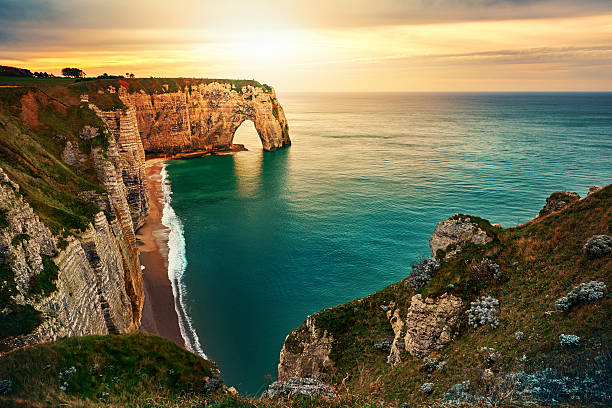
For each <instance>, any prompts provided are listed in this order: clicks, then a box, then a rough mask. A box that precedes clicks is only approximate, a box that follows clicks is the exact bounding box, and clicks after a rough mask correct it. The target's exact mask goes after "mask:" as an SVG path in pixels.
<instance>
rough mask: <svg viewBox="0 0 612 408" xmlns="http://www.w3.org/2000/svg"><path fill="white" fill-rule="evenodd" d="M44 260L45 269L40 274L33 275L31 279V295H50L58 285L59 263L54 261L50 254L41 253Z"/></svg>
mask: <svg viewBox="0 0 612 408" xmlns="http://www.w3.org/2000/svg"><path fill="white" fill-rule="evenodd" d="M41 257H42V262H43V270H42V272H41V273H39V274H38V275H34V276H32V278H31V279H30V289H29V294H30V295H34V296H37V295H42V296H43V297H46V296H49V295H50V294H51V293H53V292H55V290H56V289H57V286H56V285H55V281H56V280H57V273H58V269H57V265H55V262H53V259H51V257H50V256H49V255H44V254H42V255H41Z"/></svg>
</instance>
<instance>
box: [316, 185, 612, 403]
mask: <svg viewBox="0 0 612 408" xmlns="http://www.w3.org/2000/svg"><path fill="white" fill-rule="evenodd" d="M475 219H476V220H478V223H479V224H480V225H481V227H482V228H483V229H485V230H486V231H488V232H489V234H491V235H493V236H494V239H493V241H492V242H490V243H489V244H486V245H482V246H478V245H473V244H465V245H463V248H462V251H461V253H460V254H459V255H457V256H456V257H455V258H452V259H451V260H449V261H444V262H442V265H441V268H440V270H439V271H438V272H437V273H436V274H435V275H434V277H433V278H432V279H431V280H430V281H429V283H428V284H426V285H425V286H423V287H422V288H420V289H419V290H418V291H417V292H413V291H412V290H410V289H409V288H407V287H406V285H405V283H406V282H407V279H406V280H404V281H401V282H398V283H396V284H393V285H391V286H389V287H387V288H385V289H383V290H381V291H380V292H377V293H375V294H372V295H370V296H368V297H366V298H364V299H362V300H355V301H353V302H350V303H347V304H344V305H340V306H337V307H333V308H330V309H326V310H324V311H321V312H319V313H317V314H316V321H317V323H316V325H317V329H319V330H327V332H328V333H329V334H331V335H332V336H333V338H334V343H333V347H332V351H331V354H330V358H331V359H332V360H333V362H334V365H335V371H334V373H332V382H333V383H334V384H335V385H336V387H337V388H338V389H344V390H347V391H350V392H352V393H357V394H363V395H369V396H371V397H372V398H375V399H379V400H385V401H388V402H394V403H401V402H411V403H416V404H419V405H420V404H431V403H434V401H439V400H440V399H441V398H442V397H443V394H444V393H445V392H446V391H447V390H448V389H449V388H450V387H451V386H453V385H454V384H457V383H460V382H462V381H465V380H471V382H472V385H473V386H475V387H480V389H481V392H483V393H486V392H487V387H491V386H493V384H487V383H486V381H481V379H480V378H479V373H482V370H485V369H491V370H492V371H493V372H494V373H496V374H497V373H507V372H519V371H523V370H524V371H526V372H528V373H529V372H535V371H537V370H541V369H543V368H545V367H548V368H552V369H555V370H558V371H559V372H560V373H563V375H567V376H570V377H571V376H572V375H575V374H576V373H578V374H580V373H584V372H585V370H587V369H588V367H591V366H593V367H594V369H595V370H597V369H598V368H599V369H603V370H607V371H606V372H607V375H609V374H610V370H611V367H612V360H611V358H610V345H611V343H610V340H611V339H610V337H611V335H612V324H611V323H610V322H611V321H612V298H611V297H610V296H609V295H607V296H606V297H605V298H604V299H602V300H599V301H598V302H596V303H593V304H585V305H581V306H579V307H576V308H573V309H571V310H570V311H569V312H567V313H562V312H559V311H557V310H556V309H555V300H556V299H558V298H560V297H562V296H564V295H566V294H567V293H568V292H569V291H570V290H572V288H573V287H575V286H577V285H578V284H580V283H582V282H589V281H591V280H599V281H603V282H604V283H606V285H607V286H608V288H610V286H611V284H612V279H611V278H612V273H611V272H612V257H610V256H609V255H608V256H607V257H604V258H600V259H590V258H589V257H587V256H586V255H585V254H584V252H583V251H582V247H583V245H584V243H585V241H586V240H587V239H588V238H590V237H591V236H592V235H595V234H610V232H611V229H612V228H611V227H612V186H608V187H606V188H605V189H603V190H602V191H600V192H598V193H596V194H592V195H590V196H588V197H586V198H585V199H583V200H581V201H579V202H577V203H575V204H574V205H571V206H570V207H568V208H566V209H565V210H564V211H561V212H558V213H553V214H551V215H549V216H546V217H543V218H538V219H536V220H533V221H531V222H529V223H527V224H524V225H521V226H518V227H514V228H507V229H501V228H496V227H493V226H491V225H490V224H489V223H488V222H487V221H485V220H481V219H478V218H475V217H472V220H475ZM483 258H490V259H492V260H493V261H495V262H496V263H498V264H499V265H500V267H501V268H500V269H501V272H502V277H501V279H494V278H493V277H492V276H491V277H488V278H480V277H479V278H477V277H474V276H472V274H471V272H470V266H472V265H474V263H475V262H477V261H479V260H481V259H483ZM444 292H449V293H452V294H454V295H456V296H459V297H461V298H462V299H463V300H464V301H466V302H464V305H465V308H466V309H467V307H469V301H473V300H476V298H478V297H479V296H481V295H491V296H493V297H495V298H497V299H498V300H499V302H500V307H499V312H498V317H499V319H500V322H501V324H500V326H499V328H498V329H496V330H494V329H492V328H490V327H489V326H481V327H479V328H477V329H474V328H472V327H469V326H468V324H467V320H468V319H467V316H466V315H465V314H464V316H463V318H462V319H461V321H460V324H459V325H458V327H457V328H456V331H457V332H458V336H457V338H456V340H455V341H454V342H452V343H451V344H450V345H448V346H447V347H445V348H443V349H442V350H440V351H439V352H437V353H434V356H435V357H437V358H440V359H441V360H445V361H446V362H447V369H446V371H444V372H442V371H438V370H437V371H434V372H433V373H431V374H430V373H427V372H426V371H425V370H424V369H423V361H422V360H421V359H418V358H415V357H412V356H410V355H409V354H408V353H407V352H405V351H403V352H402V355H401V357H402V363H401V364H400V365H399V366H397V367H395V368H393V367H391V366H390V365H389V364H388V363H387V361H386V357H387V356H386V354H385V353H381V352H380V351H378V350H377V349H376V348H375V347H374V343H375V342H376V341H378V340H379V339H381V338H390V339H393V331H392V330H391V326H390V324H389V322H388V320H387V316H386V314H385V311H384V310H383V309H382V308H381V307H382V306H383V305H387V304H389V302H391V301H394V302H395V303H396V304H397V305H398V306H399V308H400V309H401V310H402V312H401V315H402V316H406V313H407V310H408V307H409V305H410V298H411V297H412V296H413V295H414V294H415V293H421V294H422V295H423V296H432V297H435V296H438V295H440V294H442V293H444ZM517 331H521V332H523V333H524V339H523V340H522V341H519V340H517V338H516V337H515V332H517ZM561 334H573V335H577V336H580V337H581V342H580V346H579V347H577V348H573V349H568V348H564V347H561V346H560V344H559V335H561ZM481 347H491V348H495V349H496V350H498V351H499V352H500V353H501V355H502V360H501V361H499V362H496V363H495V364H494V365H493V366H491V365H490V364H488V363H487V362H486V361H485V360H484V359H483V357H482V355H481V352H480V348H481ZM595 357H598V359H595ZM594 359H595V360H594ZM604 374H605V373H604ZM608 378H609V377H608ZM343 380H344V386H343V385H342V381H343ZM426 382H431V383H433V384H434V391H433V393H432V394H431V395H425V394H424V393H422V392H421V390H420V387H421V385H422V384H424V383H426ZM604 386H612V384H610V382H609V380H608V384H604ZM489 391H490V390H489Z"/></svg>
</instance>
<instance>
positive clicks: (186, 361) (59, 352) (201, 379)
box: [0, 334, 215, 407]
mask: <svg viewBox="0 0 612 408" xmlns="http://www.w3.org/2000/svg"><path fill="white" fill-rule="evenodd" d="M214 370H215V369H214V367H213V365H212V364H211V363H210V362H209V361H207V360H204V359H203V358H201V357H198V356H196V355H194V354H192V353H190V352H188V351H186V350H183V349H181V348H179V347H178V346H176V345H175V344H174V343H172V342H170V341H168V340H166V339H162V338H160V337H157V336H150V335H145V334H133V335H108V336H87V337H72V338H67V339H63V340H59V341H57V342H54V343H47V344H39V345H37V346H35V347H29V348H25V349H21V350H17V351H14V352H12V353H9V354H8V355H5V356H4V357H2V358H0V379H10V380H11V381H12V383H13V386H12V388H13V389H12V392H11V393H10V394H9V395H8V396H6V397H0V406H3V407H11V406H15V407H36V406H41V407H42V406H58V405H62V406H74V407H78V406H83V407H86V406H87V407H89V406H117V404H119V405H122V406H123V405H130V404H134V406H146V405H145V404H143V403H145V402H146V401H148V400H149V399H150V398H153V399H155V400H159V401H160V403H163V402H164V401H167V400H174V399H176V397H177V396H179V395H181V394H188V393H193V392H196V391H197V392H199V391H200V390H201V389H202V387H203V386H204V384H205V383H206V381H207V380H208V379H209V378H210V377H211V376H212V375H213V373H214ZM139 404H142V405H139Z"/></svg>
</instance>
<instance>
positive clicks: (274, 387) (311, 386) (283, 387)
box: [262, 377, 337, 399]
mask: <svg viewBox="0 0 612 408" xmlns="http://www.w3.org/2000/svg"><path fill="white" fill-rule="evenodd" d="M295 395H305V396H307V397H311V398H313V397H315V398H316V397H325V398H330V399H336V398H337V397H336V393H335V392H334V390H333V389H332V388H331V387H330V386H329V385H327V384H325V383H323V382H321V381H319V380H317V379H315V378H298V377H291V378H288V379H287V380H285V381H275V382H273V383H272V384H270V386H268V389H267V390H266V391H265V392H264V393H263V395H262V397H263V398H270V399H278V398H291V397H293V396H295Z"/></svg>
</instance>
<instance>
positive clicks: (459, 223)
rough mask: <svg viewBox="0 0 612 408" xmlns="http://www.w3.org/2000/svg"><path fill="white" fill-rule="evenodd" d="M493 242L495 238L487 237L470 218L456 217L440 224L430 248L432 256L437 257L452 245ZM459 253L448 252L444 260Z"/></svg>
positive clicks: (431, 239)
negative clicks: (438, 253)
mask: <svg viewBox="0 0 612 408" xmlns="http://www.w3.org/2000/svg"><path fill="white" fill-rule="evenodd" d="M492 240H493V238H492V237H490V236H489V235H487V233H486V232H485V231H484V230H482V229H481V228H480V227H479V225H478V224H477V223H475V222H473V221H472V220H471V219H470V218H469V217H461V216H458V215H454V216H452V217H451V218H449V219H448V220H445V221H441V222H439V223H438V225H437V226H436V229H435V230H434V232H433V234H431V237H430V238H429V246H430V247H431V256H433V257H436V255H437V252H438V250H439V249H442V250H444V251H446V250H447V248H448V247H449V246H450V245H452V244H454V245H456V244H459V243H462V242H468V241H470V242H473V243H474V244H486V243H487V242H491V241H492ZM458 252H459V251H458V248H455V249H453V250H451V251H449V252H447V253H446V255H445V256H444V258H445V259H448V258H450V257H452V256H454V255H455V254H456V253H458Z"/></svg>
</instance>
